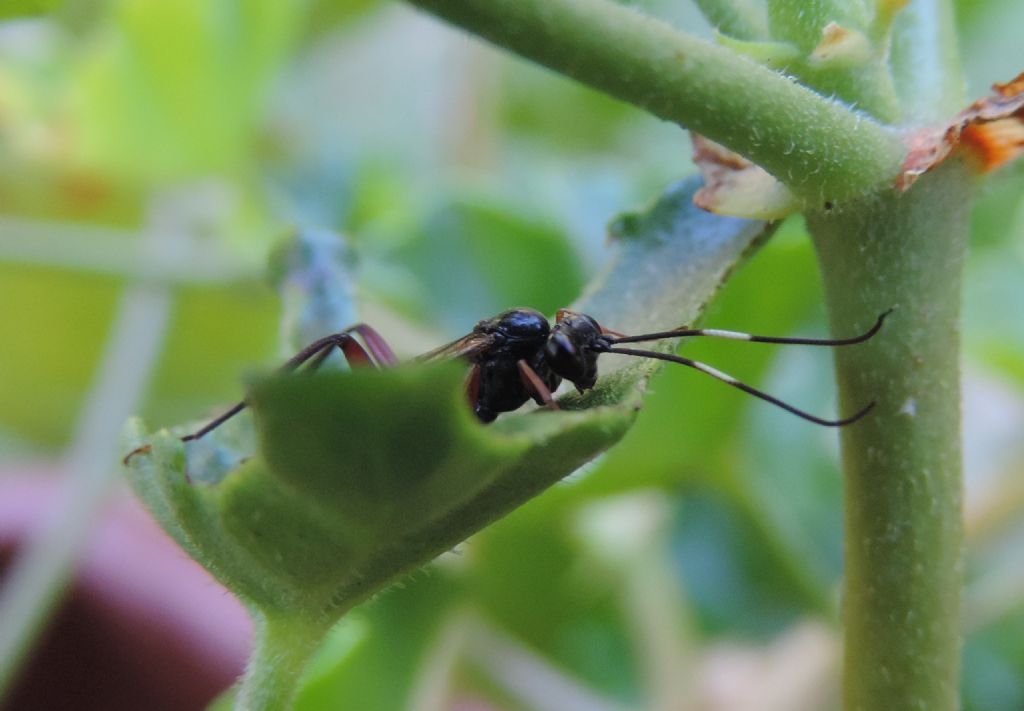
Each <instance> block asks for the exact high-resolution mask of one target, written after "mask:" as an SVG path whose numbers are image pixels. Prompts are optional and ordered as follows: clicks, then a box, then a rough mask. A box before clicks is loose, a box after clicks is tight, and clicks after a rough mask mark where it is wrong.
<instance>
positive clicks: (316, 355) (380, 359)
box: [121, 323, 397, 466]
mask: <svg viewBox="0 0 1024 711" xmlns="http://www.w3.org/2000/svg"><path fill="white" fill-rule="evenodd" d="M352 332H355V333H358V334H359V335H360V336H362V337H363V339H364V340H365V341H366V348H363V346H362V345H360V344H359V341H357V340H356V339H355V338H353V337H352V336H351V335H350V334H351V333H352ZM335 346H337V347H338V348H339V349H340V350H341V352H342V355H344V356H345V360H346V362H347V363H348V364H349V366H350V367H353V368H364V367H370V368H374V367H378V365H385V366H389V365H394V363H395V362H396V360H397V359H396V358H395V354H394V353H393V352H392V351H391V348H390V347H389V346H388V344H387V343H386V342H385V341H384V339H383V338H382V337H381V336H380V334H378V333H377V332H376V331H375V330H374V329H372V328H371V327H369V326H367V325H366V324H362V323H360V324H357V325H355V326H352V327H351V328H347V329H345V330H344V331H341V332H339V333H332V334H331V335H329V336H324V337H323V338H320V339H318V340H316V341H313V342H312V343H310V344H309V345H308V346H306V347H305V348H303V349H302V350H301V351H299V352H298V353H296V354H295V355H294V356H292V357H291V358H289V359H288V360H287V361H285V363H284V365H282V366H281V367H280V368H279V369H278V370H279V371H280V372H283V373H289V372H291V371H293V370H295V369H296V368H298V367H299V366H301V365H302V364H303V363H306V362H307V361H308V362H309V365H308V366H307V367H306V370H308V371H315V370H317V369H318V368H319V367H320V366H321V365H323V362H324V360H326V359H327V356H329V355H330V354H331V351H333V350H334V348H335ZM367 350H369V351H370V352H369V353H368V352H367ZM370 353H372V354H373V357H371V356H370ZM375 359H376V362H374V360H375ZM246 406H247V404H246V402H245V400H242V401H241V402H239V403H236V404H235V405H234V406H233V407H231V409H230V410H228V411H227V412H225V413H224V414H222V415H219V416H218V417H216V418H214V419H213V420H211V421H210V422H208V423H207V424H205V425H203V426H202V427H201V428H199V429H198V430H196V431H195V432H193V433H191V434H187V435H185V436H184V437H182V438H181V441H182V442H191V441H192V440H196V439H199V438H200V437H202V436H204V435H206V434H208V433H209V432H211V431H213V430H215V429H217V428H218V427H220V426H221V425H222V424H224V423H225V422H227V421H228V420H230V419H231V418H232V417H234V416H235V415H237V414H238V413H239V412H241V411H242V410H244V409H245V408H246ZM150 449H151V447H150V445H148V444H145V445H142V446H141V447H136V448H135V449H133V450H132V451H130V452H128V454H127V455H125V457H124V459H123V460H121V461H122V462H123V463H124V465H125V466H128V462H129V461H131V458H132V457H134V456H135V455H136V454H144V453H146V452H149V451H150Z"/></svg>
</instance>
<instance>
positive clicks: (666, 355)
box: [606, 348, 875, 427]
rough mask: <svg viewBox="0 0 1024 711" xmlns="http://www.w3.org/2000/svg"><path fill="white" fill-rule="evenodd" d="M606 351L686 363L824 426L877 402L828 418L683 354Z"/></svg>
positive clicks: (858, 415) (857, 416) (842, 421)
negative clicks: (837, 416)
mask: <svg viewBox="0 0 1024 711" xmlns="http://www.w3.org/2000/svg"><path fill="white" fill-rule="evenodd" d="M606 352H607V353H618V354H619V355H628V356H637V357H640V358H653V359H655V360H664V361H668V362H670V363H679V364H680V365H685V366H687V367H689V368H693V369H695V370H699V371H700V372H702V373H704V374H706V375H710V376H711V377H712V378H715V379H716V380H721V381H722V382H723V383H726V384H728V385H731V386H733V387H734V388H738V389H739V390H742V391H743V392H745V393H747V394H748V395H753V396H754V397H756V398H760V399H761V400H764V401H765V402H770V403H771V404H772V405H775V406H776V407H781V408H782V409H783V410H785V411H786V412H789V413H791V414H794V415H796V416H797V417H799V418H801V419H804V420H807V421H808V422H813V423H814V424H816V425H821V426H823V427H843V426H845V425H849V424H852V423H854V422H856V421H857V420H859V419H860V418H862V417H864V415H866V414H868V412H870V411H871V408H873V407H874V406H875V403H874V402H871V403H870V404H868V405H867V407H865V408H863V409H862V410H860V411H859V412H857V413H855V414H853V415H851V416H849V417H844V418H842V419H838V420H827V419H825V418H822V417H817V416H816V415H812V414H811V413H809V412H804V411H803V410H801V409H800V408H798V407H794V406H793V405H790V404H789V403H787V402H783V401H782V400H780V399H778V398H777V397H775V396H773V395H769V394H768V393H766V392H763V391H761V390H758V389H757V388H754V387H751V386H750V385H747V384H746V383H743V382H740V381H739V380H737V379H736V378H734V377H732V376H731V375H729V374H728V373H723V372H722V371H720V370H717V369H715V368H712V367H711V366H710V365H707V364H705V363H701V362H700V361H696V360H690V359H689V358H683V357H682V356H677V355H671V354H669V353H659V352H658V351H645V350H637V349H635V348H609V349H608V350H607V351H606Z"/></svg>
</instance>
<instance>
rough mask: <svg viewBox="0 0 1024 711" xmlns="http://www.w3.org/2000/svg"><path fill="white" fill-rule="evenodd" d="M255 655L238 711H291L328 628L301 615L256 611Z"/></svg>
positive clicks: (250, 664) (252, 658) (240, 696)
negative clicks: (306, 671)
mask: <svg viewBox="0 0 1024 711" xmlns="http://www.w3.org/2000/svg"><path fill="white" fill-rule="evenodd" d="M252 618H253V622H254V623H255V626H256V633H255V638H254V640H253V656H252V657H251V658H250V659H249V665H248V666H247V667H246V669H245V675H244V676H243V677H242V683H241V688H240V689H239V692H238V700H237V702H236V703H235V708H236V709H237V711H288V709H290V708H291V707H292V702H293V701H294V699H295V693H296V691H297V690H298V683H299V679H300V678H301V677H302V672H303V670H304V669H305V668H306V664H307V663H308V662H309V659H310V657H312V656H313V652H315V651H316V648H317V646H319V644H320V640H321V639H323V636H324V633H325V629H324V626H323V625H316V624H311V623H310V621H309V619H308V618H306V617H305V616H301V615H295V616H292V615H286V614H281V613H273V614H270V615H268V614H266V613H264V612H262V611H260V610H258V609H255V608H254V609H253V610H252Z"/></svg>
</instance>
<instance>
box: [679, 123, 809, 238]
mask: <svg viewBox="0 0 1024 711" xmlns="http://www.w3.org/2000/svg"><path fill="white" fill-rule="evenodd" d="M690 139H691V142H692V143H693V162H694V164H696V166H697V168H698V169H699V170H700V174H701V176H702V177H703V178H704V187H702V188H701V189H700V190H698V191H697V194H696V195H694V196H693V204H694V205H696V206H697V207H699V208H701V209H702V210H707V211H708V212H711V213H714V214H716V215H729V216H731V217H746V218H751V219H758V220H777V219H780V218H783V217H785V216H786V215H788V214H790V213H791V212H795V211H796V210H797V209H799V207H800V203H799V201H798V200H797V199H796V197H795V196H794V195H793V193H791V192H790V190H789V188H787V187H786V186H785V185H783V184H782V183H780V182H779V181H778V180H776V179H775V178H773V177H772V176H771V174H770V173H768V171H766V170H765V169H764V168H761V167H760V166H756V165H754V164H753V163H751V162H750V161H749V160H747V159H746V158H744V157H743V156H741V155H738V154H736V153H733V152H732V151H730V150H729V149H728V148H725V147H723V146H720V145H718V144H717V143H715V142H714V141H711V140H708V139H707V138H704V136H701V135H699V134H696V133H693V132H692V131H691V132H690Z"/></svg>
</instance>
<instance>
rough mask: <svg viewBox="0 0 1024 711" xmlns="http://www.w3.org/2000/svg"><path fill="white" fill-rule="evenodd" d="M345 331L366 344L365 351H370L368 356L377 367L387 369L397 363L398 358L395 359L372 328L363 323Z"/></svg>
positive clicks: (385, 343)
mask: <svg viewBox="0 0 1024 711" xmlns="http://www.w3.org/2000/svg"><path fill="white" fill-rule="evenodd" d="M346 330H347V331H351V332H352V333H358V334H359V336H360V338H362V339H363V343H365V344H366V350H368V351H370V355H372V356H373V358H374V360H376V361H377V365H382V366H385V367H387V366H392V365H395V364H396V363H397V362H398V358H396V357H395V354H394V352H393V351H392V350H391V346H389V345H388V342H387V341H385V340H384V338H383V337H382V336H381V335H380V334H379V333H377V331H376V329H374V328H373V327H372V326H367V325H366V324H365V323H357V324H356V325H355V326H353V327H352V328H349V329H346Z"/></svg>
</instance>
